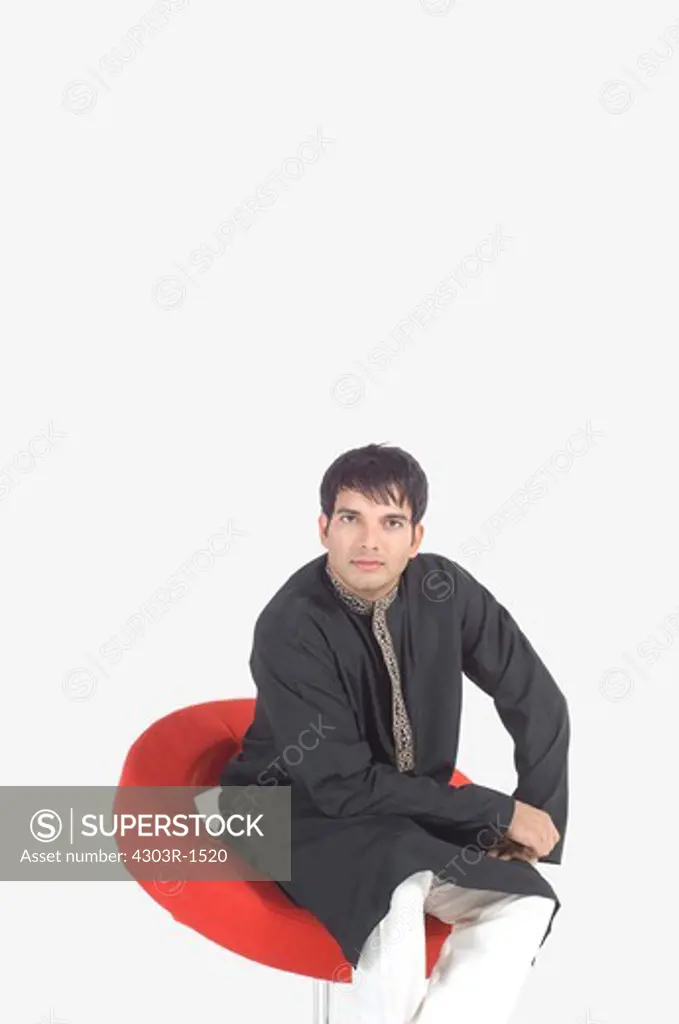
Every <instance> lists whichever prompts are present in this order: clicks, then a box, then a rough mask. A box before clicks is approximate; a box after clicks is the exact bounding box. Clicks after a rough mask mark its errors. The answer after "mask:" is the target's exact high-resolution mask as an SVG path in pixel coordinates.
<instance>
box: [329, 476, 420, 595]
mask: <svg viewBox="0 0 679 1024" xmlns="http://www.w3.org/2000/svg"><path fill="white" fill-rule="evenodd" d="M411 515H412V511H411V508H410V505H409V504H408V502H407V501H406V502H404V504H403V506H402V507H401V506H400V505H394V504H389V505H376V504H375V503H374V502H372V501H370V500H369V499H368V498H365V497H364V496H363V495H362V494H359V492H358V491H350V490H342V491H339V493H338V495H337V499H336V501H335V509H334V511H333V514H332V516H331V518H330V519H329V520H328V517H327V516H325V515H321V516H319V519H318V526H319V534H320V539H321V544H322V545H323V547H325V548H327V549H328V562H329V565H330V568H331V569H332V570H333V571H334V572H335V573H336V574H337V576H339V578H340V579H341V580H342V582H343V583H344V585H345V586H346V587H348V588H349V590H352V591H353V592H354V593H356V594H358V595H359V596H360V597H364V598H366V599H367V600H369V601H375V600H377V598H378V597H383V596H384V595H385V594H388V593H389V591H390V590H391V589H392V587H393V586H394V585H395V584H396V582H397V581H398V578H399V577H400V575H401V573H402V572H403V570H404V569H405V567H406V566H407V564H408V561H409V560H410V559H411V558H414V557H415V555H416V554H417V552H418V549H419V547H420V543H421V541H422V535H423V533H424V527H423V526H422V523H418V525H417V526H416V527H415V531H414V534H413V529H412V524H411ZM326 528H327V534H326ZM368 563H374V564H372V565H371V564H368Z"/></svg>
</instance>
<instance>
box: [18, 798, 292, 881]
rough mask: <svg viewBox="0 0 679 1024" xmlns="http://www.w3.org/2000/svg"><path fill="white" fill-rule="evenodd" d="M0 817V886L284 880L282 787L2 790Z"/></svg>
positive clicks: (285, 805) (286, 803) (286, 849)
mask: <svg viewBox="0 0 679 1024" xmlns="http://www.w3.org/2000/svg"><path fill="white" fill-rule="evenodd" d="M255 789H256V793H254V792H253V791H254V790H255ZM0 814H1V815H2V842H1V843H0V881H5V882H22V881H31V882H39V881H46V882H49V881H130V880H131V879H153V880H154V881H159V880H162V882H163V884H166V885H171V884H172V880H173V879H175V880H178V881H182V882H183V881H187V880H189V879H198V880H206V879H221V880H225V879H231V880H244V879H248V880H253V881H277V880H281V881H289V880H290V789H289V787H287V786H257V787H247V788H245V787H239V786H228V787H223V788H220V787H215V788H214V789H212V790H206V789H205V787H204V786H121V787H117V786H3V787H0Z"/></svg>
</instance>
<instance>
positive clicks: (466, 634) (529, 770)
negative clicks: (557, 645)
mask: <svg viewBox="0 0 679 1024" xmlns="http://www.w3.org/2000/svg"><path fill="white" fill-rule="evenodd" d="M447 561H449V560H447ZM448 568H449V571H450V572H451V574H452V575H453V578H454V599H455V601H456V605H457V609H458V613H459V615H460V623H461V633H462V668H463V671H464V673H465V675H466V676H468V677H469V679H471V680H472V682H473V683H475V684H476V685H477V686H479V687H480V688H481V689H482V690H483V691H484V692H485V693H487V694H488V695H489V696H490V697H492V699H493V701H494V703H495V707H496V708H497V711H498V714H499V715H500V718H501V719H502V722H503V724H504V726H505V728H506V729H507V731H508V732H509V733H510V734H511V736H512V739H513V740H514V765H515V767H516V772H517V775H518V786H517V788H516V790H515V791H514V794H513V796H514V797H515V798H516V799H517V800H520V801H522V802H523V803H527V804H531V806H533V807H537V808H539V809H540V810H542V811H546V813H547V814H549V816H550V818H551V819H552V821H553V822H554V825H555V827H556V829H557V830H558V832H559V834H560V837H561V838H560V839H559V841H558V843H557V844H556V846H555V847H554V848H553V850H552V851H551V852H550V853H549V854H547V856H545V857H541V858H539V859H540V861H543V862H545V863H547V864H560V863H561V858H562V856H563V845H564V839H565V834H566V826H567V822H568V747H569V743H570V718H569V713H568V705H567V703H566V698H565V697H564V695H563V693H562V692H561V691H560V689H559V687H558V686H557V684H556V682H555V681H554V679H553V678H552V676H551V675H550V673H549V672H548V670H547V668H546V667H545V665H544V664H543V662H542V661H541V659H540V658H539V657H538V655H537V654H536V652H535V650H534V649H533V647H532V646H531V644H530V643H529V641H528V639H527V638H526V637H525V635H524V634H523V632H522V631H521V629H520V628H519V626H518V625H517V623H516V622H515V621H514V619H513V618H512V616H511V615H510V614H509V612H508V611H507V609H506V608H504V607H503V605H501V604H500V603H499V602H498V601H497V600H496V599H495V598H494V597H493V595H492V594H491V593H490V591H489V590H487V589H486V587H484V586H483V585H482V584H481V583H479V581H478V580H476V579H474V577H473V576H471V575H470V573H468V572H467V570H466V569H462V567H461V566H459V565H458V564H457V563H456V562H450V561H449V565H448Z"/></svg>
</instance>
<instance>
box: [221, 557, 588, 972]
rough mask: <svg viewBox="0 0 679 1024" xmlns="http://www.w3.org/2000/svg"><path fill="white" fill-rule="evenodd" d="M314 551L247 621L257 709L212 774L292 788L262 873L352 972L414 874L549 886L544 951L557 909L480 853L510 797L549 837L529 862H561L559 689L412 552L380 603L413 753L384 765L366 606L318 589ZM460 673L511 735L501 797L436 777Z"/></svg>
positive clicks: (384, 715)
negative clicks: (551, 829)
mask: <svg viewBox="0 0 679 1024" xmlns="http://www.w3.org/2000/svg"><path fill="white" fill-rule="evenodd" d="M326 559H327V555H321V556H320V557H319V558H316V559H314V560H313V561H311V562H309V563H307V564H306V565H304V566H303V567H302V568H301V569H299V570H297V571H296V572H295V573H293V575H292V576H291V577H290V578H289V579H288V580H287V582H286V583H285V584H284V585H283V586H282V587H281V588H280V590H279V591H278V592H277V593H276V594H275V595H274V596H273V598H272V599H271V600H270V601H269V603H268V604H267V605H266V607H265V608H264V609H263V611H262V612H261V614H260V616H259V618H258V619H257V622H256V625H255V630H254V640H253V648H252V654H251V657H250V669H251V672H252V675H253V678H254V681H255V684H256V686H257V700H256V706H255V717H254V721H253V723H252V725H251V726H250V728H249V730H248V732H247V733H246V736H245V738H244V743H243V749H242V751H241V752H240V753H239V754H238V755H236V756H234V757H233V758H231V760H230V761H229V763H228V764H227V765H226V766H225V768H224V770H223V772H222V775H221V778H220V783H221V785H222V786H247V785H276V784H278V785H289V786H291V787H292V788H291V794H290V798H291V814H292V821H291V829H292V848H291V865H292V869H291V874H292V880H291V881H279V882H278V883H277V884H278V885H280V886H281V888H282V889H283V890H284V891H285V892H286V893H287V895H288V896H289V897H290V898H291V899H292V900H293V901H294V902H295V903H297V904H298V905H300V906H302V907H306V908H307V909H308V910H310V911H311V912H312V913H313V914H315V915H316V917H318V918H319V920H320V921H322V922H323V924H324V925H325V926H326V928H327V929H328V930H329V931H330V933H331V934H332V935H333V936H334V937H335V939H336V940H337V942H338V944H339V946H340V947H341V949H342V951H343V953H344V955H345V956H346V958H347V960H348V961H349V963H350V964H351V965H352V966H353V967H356V966H357V964H358V960H359V957H360V953H361V950H362V948H363V945H364V943H365V941H366V939H367V938H368V936H369V935H370V933H371V932H372V929H373V928H374V927H375V925H376V924H377V923H378V921H380V920H381V919H382V918H383V917H384V916H385V915H386V913H387V912H388V910H389V905H390V901H391V897H392V893H393V891H394V889H395V888H396V886H397V885H399V884H400V883H401V882H402V881H403V880H404V879H405V878H407V877H408V876H409V875H411V874H413V873H414V872H416V871H423V870H432V871H433V872H434V874H435V875H437V876H438V877H439V878H440V879H441V880H446V881H450V882H455V883H457V884H458V885H460V886H463V887H465V888H473V889H492V890H497V891H500V892H505V893H520V894H525V895H541V896H547V897H550V898H551V899H553V900H554V901H555V907H554V912H553V914H552V917H551V919H550V922H549V925H548V927H547V930H546V932H545V935H544V937H543V939H542V941H541V943H540V945H541V946H542V944H543V943H544V941H545V939H546V938H547V936H548V935H549V932H550V931H551V928H552V923H553V921H554V917H555V916H556V914H557V912H558V911H559V909H560V906H561V904H560V901H559V899H558V896H557V895H556V893H555V892H554V890H553V888H552V886H551V885H550V884H549V882H548V881H547V880H546V879H545V878H544V877H543V876H542V875H541V874H540V872H539V871H538V870H537V869H536V868H535V867H534V866H533V865H532V864H530V863H528V862H526V861H518V860H512V861H501V860H498V859H497V858H494V857H488V856H487V855H486V853H484V852H483V851H484V850H486V849H488V848H489V847H490V846H491V843H492V838H493V837H496V836H497V835H498V834H499V833H501V834H504V833H505V832H506V830H507V828H508V826H509V823H510V820H511V817H512V814H513V811H514V807H515V802H516V800H517V799H519V800H522V801H524V802H525V803H528V804H531V805H533V806H534V807H538V808H541V809H542V810H545V811H547V813H548V814H549V815H550V816H551V818H552V821H553V822H554V824H555V826H556V828H557V829H558V831H559V833H560V836H561V838H560V840H559V842H558V844H557V845H556V846H555V847H554V849H553V850H552V852H551V853H550V854H549V855H548V856H546V857H543V858H541V860H542V861H544V862H545V863H550V864H560V863H561V859H562V852H563V844H564V838H565V832H566V822H567V814H568V765H567V756H568V745H569V739H570V721H569V714H568V706H567V703H566V700H565V698H564V696H563V694H562V693H561V691H560V690H559V688H558V686H557V684H556V683H555V681H554V679H553V678H552V676H551V675H550V673H549V672H548V670H547V668H546V667H545V665H544V664H543V662H542V661H541V659H540V658H539V657H538V655H537V654H536V652H535V650H534V649H533V648H532V646H531V644H530V643H529V641H528V640H527V638H526V637H525V636H524V634H523V632H522V631H521V629H520V628H519V626H518V625H517V623H516V622H515V620H514V619H513V618H512V617H511V616H510V614H509V613H508V612H507V610H506V609H505V608H504V607H503V606H502V605H501V604H500V603H499V602H498V601H497V600H496V599H495V598H494V597H493V595H492V594H491V593H490V592H489V591H488V590H487V589H486V588H485V587H484V586H483V585H482V584H481V583H479V582H478V581H477V580H476V579H475V578H474V577H473V576H472V575H471V574H470V573H469V572H468V571H467V570H466V569H463V568H462V567H461V566H460V565H458V564H457V563H456V562H453V561H451V560H450V559H448V558H446V557H445V556H443V555H437V554H431V553H427V554H422V553H420V554H418V555H416V556H415V558H413V559H411V560H410V561H409V562H408V564H407V566H406V568H405V570H404V571H403V573H402V575H401V577H400V580H399V582H398V593H397V595H396V599H395V600H393V601H392V603H391V604H390V605H389V607H388V609H387V611H386V616H387V622H388V626H389V631H390V633H391V638H392V640H393V644H394V650H395V652H396V654H397V657H398V664H399V668H400V675H401V682H402V687H403V693H404V697H405V703H406V707H407V710H408V713H409V717H410V721H411V723H412V729H413V736H414V745H415V754H416V763H415V768H414V769H412V770H411V771H408V772H399V771H398V770H397V768H396V767H395V750H394V740H393V736H392V724H391V716H392V704H391V681H390V677H389V674H388V671H387V667H386V664H385V661H384V657H383V654H382V651H381V650H380V647H379V645H378V643H377V640H376V638H375V636H374V635H373V633H372V630H371V622H370V616H366V615H362V614H360V613H359V612H357V611H354V610H352V609H351V608H349V607H347V605H346V603H345V602H343V601H342V600H341V599H340V597H339V596H338V594H337V593H336V591H335V590H334V588H333V585H332V582H331V581H330V580H329V579H328V575H327V572H326ZM463 672H464V674H465V675H466V676H467V677H468V678H469V679H471V680H472V681H473V682H474V683H475V684H476V685H477V686H479V687H480V688H481V689H482V690H483V691H484V692H485V693H487V694H488V695H489V696H490V697H491V698H492V699H493V701H494V703H495V707H496V709H497V711H498V714H499V715H500V718H501V720H502V722H503V724H504V726H505V727H506V729H507V730H508V731H509V733H510V734H511V736H512V739H513V740H514V745H515V746H514V763H515V767H516V772H517V776H518V785H517V788H516V789H515V790H514V793H513V794H512V795H509V794H505V793H502V792H499V791H498V790H496V789H491V788H489V787H486V786H479V785H475V784H469V785H466V786H461V787H453V786H450V785H449V779H450V777H451V774H452V772H453V769H454V768H455V766H456V757H457V749H458V737H459V729H460V718H461V709H462V673H463ZM481 742H482V741H481ZM491 825H492V826H493V830H492V831H490V830H489V829H488V826H491ZM532 962H533V963H535V958H534V959H533V961H532Z"/></svg>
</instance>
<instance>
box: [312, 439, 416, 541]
mask: <svg viewBox="0 0 679 1024" xmlns="http://www.w3.org/2000/svg"><path fill="white" fill-rule="evenodd" d="M345 488H346V489H347V490H351V491H358V492H359V494H362V495H363V496H364V497H366V498H368V499H369V500H371V501H375V502H377V501H380V502H381V503H382V504H383V505H387V504H389V502H390V501H393V502H394V503H395V504H397V505H400V506H403V501H404V499H407V500H408V502H409V504H410V507H411V509H412V529H413V531H414V528H415V526H416V525H417V524H418V523H419V522H420V520H421V519H422V517H423V516H424V513H425V511H426V508H427V498H428V487H427V478H426V476H425V474H424V471H423V469H422V467H421V466H420V464H419V462H417V460H416V459H414V458H413V457H412V455H409V454H408V452H405V451H403V449H402V448H396V447H394V446H385V445H384V444H382V443H380V444H367V445H365V446H364V447H363V448H352V449H351V451H348V452H344V453H343V454H342V455H340V456H339V457H338V458H336V459H335V461H334V462H333V464H332V465H331V466H329V467H328V469H327V470H326V471H325V473H324V475H323V480H322V481H321V509H322V511H323V513H324V514H325V515H326V516H327V517H328V519H331V518H332V514H333V511H334V509H335V502H336V500H337V494H338V492H339V491H341V490H343V489H345Z"/></svg>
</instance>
